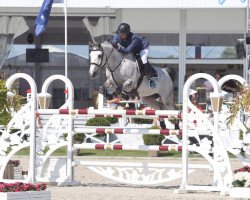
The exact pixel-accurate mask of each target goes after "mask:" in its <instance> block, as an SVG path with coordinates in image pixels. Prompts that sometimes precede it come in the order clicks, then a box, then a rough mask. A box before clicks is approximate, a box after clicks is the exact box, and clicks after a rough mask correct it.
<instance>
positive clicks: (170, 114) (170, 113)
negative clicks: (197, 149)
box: [38, 109, 181, 118]
mask: <svg viewBox="0 0 250 200" xmlns="http://www.w3.org/2000/svg"><path fill="white" fill-rule="evenodd" d="M38 114H41V115H51V114H60V115H83V116H84V115H86V116H88V115H92V116H93V117H117V118H119V117H124V116H126V117H130V118H136V117H140V118H148V117H158V118H181V111H178V110H111V109H110V110H98V109H72V110H71V109H39V110H38Z"/></svg>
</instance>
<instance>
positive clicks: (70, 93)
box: [41, 75, 74, 183]
mask: <svg viewBox="0 0 250 200" xmlns="http://www.w3.org/2000/svg"><path fill="white" fill-rule="evenodd" d="M54 80H61V81H63V82H64V83H65V86H66V87H65V88H67V93H65V94H66V96H67V98H66V102H65V104H64V107H65V108H66V109H71V110H72V109H73V107H74V87H73V84H72V82H71V81H70V80H69V79H68V78H67V77H65V76H63V75H53V76H50V77H49V78H47V79H46V80H45V82H44V83H43V86H42V91H41V92H42V93H47V91H48V87H49V85H50V83H51V82H52V81H54ZM46 110H47V111H49V109H46ZM68 119H69V124H68V146H67V180H66V182H69V183H72V182H73V170H72V162H73V150H72V149H73V148H72V147H73V129H74V125H73V116H72V115H69V116H68Z"/></svg>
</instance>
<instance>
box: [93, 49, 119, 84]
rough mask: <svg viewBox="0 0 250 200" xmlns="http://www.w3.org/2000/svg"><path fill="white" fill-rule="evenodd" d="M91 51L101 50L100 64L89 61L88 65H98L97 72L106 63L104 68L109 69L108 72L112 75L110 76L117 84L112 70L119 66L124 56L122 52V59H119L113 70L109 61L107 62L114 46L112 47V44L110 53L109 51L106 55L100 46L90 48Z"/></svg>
mask: <svg viewBox="0 0 250 200" xmlns="http://www.w3.org/2000/svg"><path fill="white" fill-rule="evenodd" d="M92 51H101V52H102V58H101V62H100V64H98V63H94V62H91V63H90V65H96V66H97V67H98V70H97V72H99V71H100V70H101V69H102V68H103V67H104V66H105V65H107V66H106V68H107V69H108V70H109V71H110V73H111V75H112V78H113V80H114V82H115V84H116V85H118V83H117V82H116V80H115V78H114V75H113V73H114V72H115V71H116V70H117V69H118V68H119V67H120V65H121V64H122V61H123V58H124V54H123V56H122V59H121V61H120V62H119V64H118V65H117V66H116V67H115V69H114V70H112V69H111V67H110V65H109V63H108V60H109V58H110V56H111V54H112V53H113V51H114V47H113V46H112V50H111V51H110V53H109V55H108V56H107V55H106V54H105V53H104V49H103V47H102V46H98V48H96V49H92V50H91V51H90V52H92ZM104 58H105V62H104V64H102V63H103V61H104Z"/></svg>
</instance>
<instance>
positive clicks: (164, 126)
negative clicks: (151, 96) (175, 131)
mask: <svg viewBox="0 0 250 200" xmlns="http://www.w3.org/2000/svg"><path fill="white" fill-rule="evenodd" d="M160 127H161V129H166V124H165V122H164V121H160Z"/></svg>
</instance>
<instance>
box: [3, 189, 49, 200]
mask: <svg viewBox="0 0 250 200" xmlns="http://www.w3.org/2000/svg"><path fill="white" fill-rule="evenodd" d="M0 199H1V200H16V199H18V200H27V199H28V200H39V199H41V200H51V192H50V191H47V190H46V191H44V190H43V191H27V192H1V193H0Z"/></svg>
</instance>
